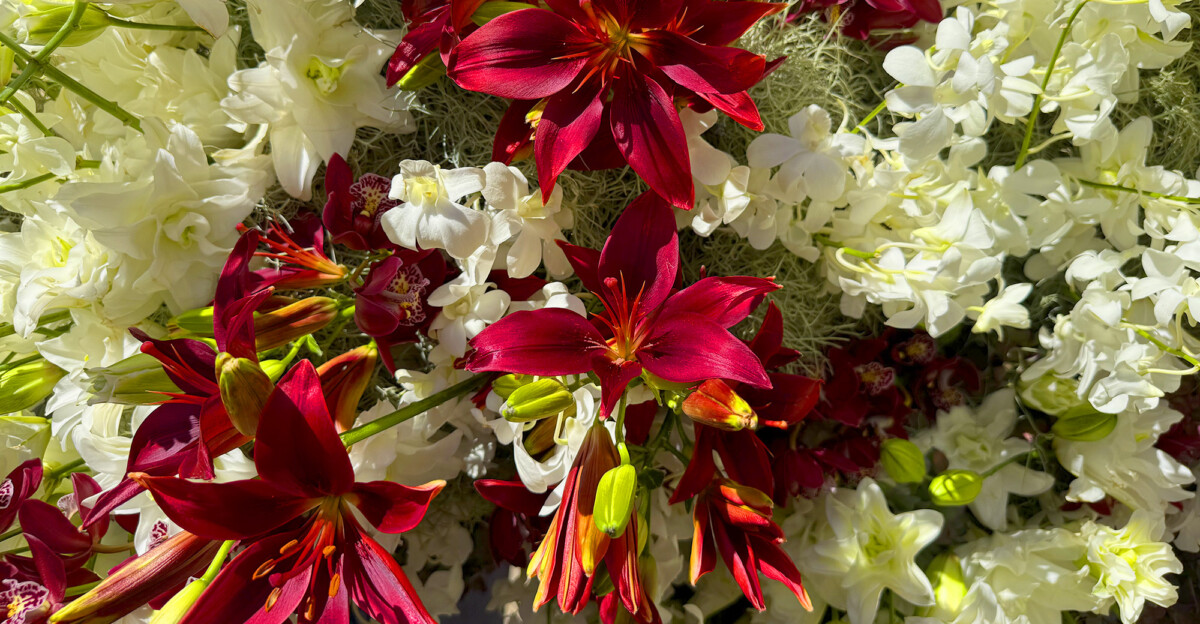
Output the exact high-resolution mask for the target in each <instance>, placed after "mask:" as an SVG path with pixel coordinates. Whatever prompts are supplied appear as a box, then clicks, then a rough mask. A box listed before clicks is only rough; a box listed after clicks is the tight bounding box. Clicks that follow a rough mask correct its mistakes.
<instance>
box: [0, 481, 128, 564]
mask: <svg viewBox="0 0 1200 624" xmlns="http://www.w3.org/2000/svg"><path fill="white" fill-rule="evenodd" d="M71 484H72V492H71V493H70V494H67V495H66V496H63V497H62V498H61V499H59V501H58V506H55V505H51V504H49V503H46V502H43V501H40V500H28V501H26V502H25V504H24V505H22V506H21V512H20V519H21V528H22V529H23V530H24V532H25V537H26V538H29V537H34V538H37V539H38V540H39V541H40V542H41V543H42V544H44V545H45V547H46V548H47V549H48V550H49V552H51V553H53V554H54V556H55V557H57V558H58V559H59V560H61V562H62V564H63V566H64V570H65V572H66V578H67V582H68V584H69V585H71V586H74V585H83V584H85V583H90V582H93V581H96V580H98V577H97V576H96V575H95V574H94V573H93V572H92V571H91V570H88V569H87V568H85V567H84V565H85V564H86V563H87V562H88V559H90V558H91V557H92V555H93V554H95V553H100V552H114V551H113V549H112V548H110V547H106V546H102V545H101V544H100V540H102V539H104V535H105V533H107V532H108V524H109V523H108V517H107V516H105V517H104V518H100V519H99V520H98V521H97V522H95V523H93V524H91V525H89V526H87V527H77V526H75V525H74V524H72V523H71V520H70V516H72V515H74V514H75V512H79V513H80V514H81V515H82V514H84V513H87V512H88V511H89V510H90V509H91V505H87V504H82V503H83V501H85V500H86V499H89V498H91V497H92V496H94V495H96V494H98V493H99V492H100V484H98V483H96V480H95V479H93V478H91V477H89V476H87V475H85V474H83V473H78V472H76V473H73V474H72V475H71ZM120 550H124V549H123V548H120V549H119V550H117V552H119V551H120ZM35 554H36V553H35ZM9 561H10V562H12V563H14V564H16V565H18V567H21V563H20V562H21V561H22V558H19V557H15V556H10V559H9ZM23 561H24V564H25V567H26V568H28V569H34V568H36V567H37V566H38V565H40V563H39V562H38V561H36V559H27V560H23Z"/></svg>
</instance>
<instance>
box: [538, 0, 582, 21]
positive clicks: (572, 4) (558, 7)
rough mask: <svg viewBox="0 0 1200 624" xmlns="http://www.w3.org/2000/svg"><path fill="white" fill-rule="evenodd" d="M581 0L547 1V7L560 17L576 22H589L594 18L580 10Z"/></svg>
mask: <svg viewBox="0 0 1200 624" xmlns="http://www.w3.org/2000/svg"><path fill="white" fill-rule="evenodd" d="M579 4H580V0H546V6H548V7H550V10H551V11H554V12H555V13H558V14H559V15H563V16H566V18H567V19H569V20H572V21H575V22H587V21H590V20H591V19H592V18H591V16H589V15H588V14H587V13H585V12H584V11H583V9H581V8H579Z"/></svg>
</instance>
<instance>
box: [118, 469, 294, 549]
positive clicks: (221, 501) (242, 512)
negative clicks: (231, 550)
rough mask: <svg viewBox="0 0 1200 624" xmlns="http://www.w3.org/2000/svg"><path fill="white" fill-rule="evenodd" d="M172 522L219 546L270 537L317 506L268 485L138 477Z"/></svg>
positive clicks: (134, 477) (256, 480)
mask: <svg viewBox="0 0 1200 624" xmlns="http://www.w3.org/2000/svg"><path fill="white" fill-rule="evenodd" d="M132 476H133V479H134V480H135V481H137V482H138V483H141V484H142V486H143V487H145V488H146V489H148V490H150V493H151V494H152V495H153V496H154V501H155V502H156V503H158V505H159V507H162V510H163V512H165V513H166V514H167V517H168V518H170V519H171V520H173V521H175V523H176V524H178V525H179V526H181V527H183V528H184V530H186V531H188V532H189V533H194V534H196V535H199V536H200V537H205V538H208V539H214V540H231V539H246V538H250V537H255V536H258V535H261V534H263V533H266V532H267V531H270V530H271V529H274V528H276V527H278V526H281V525H282V524H284V523H285V522H287V521H289V520H291V519H292V518H295V517H296V516H299V515H300V514H302V513H304V512H305V511H308V510H309V509H311V508H312V507H314V506H315V505H316V503H317V502H318V501H317V500H315V499H311V498H304V497H300V496H296V495H294V494H292V493H290V492H285V491H282V490H280V489H279V488H277V487H275V486H274V485H272V484H271V483H269V482H267V481H262V480H258V479H247V480H244V481H230V482H228V483H198V482H194V481H188V480H186V479H178V478H175V477H151V476H147V475H143V474H139V473H134V474H133V475H132Z"/></svg>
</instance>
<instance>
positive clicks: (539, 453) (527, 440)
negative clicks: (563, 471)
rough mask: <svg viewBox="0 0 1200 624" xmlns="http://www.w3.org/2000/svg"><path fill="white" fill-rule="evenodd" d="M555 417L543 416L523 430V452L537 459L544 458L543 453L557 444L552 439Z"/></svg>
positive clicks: (546, 452) (541, 459)
mask: <svg viewBox="0 0 1200 624" xmlns="http://www.w3.org/2000/svg"><path fill="white" fill-rule="evenodd" d="M556 420H557V419H551V418H544V419H542V420H539V421H537V423H536V424H535V425H534V426H533V428H532V429H529V430H527V431H526V432H525V436H524V438H523V439H524V446H525V452H527V453H529V456H530V457H532V458H534V459H536V460H537V461H543V460H544V459H546V458H545V457H544V455H546V454H548V453H549V452H550V451H551V450H553V449H554V446H555V445H556V444H558V443H557V442H556V441H555V440H554V428H555V425H556V424H557V423H556V422H555V421H556Z"/></svg>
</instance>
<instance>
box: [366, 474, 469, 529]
mask: <svg viewBox="0 0 1200 624" xmlns="http://www.w3.org/2000/svg"><path fill="white" fill-rule="evenodd" d="M444 487H446V482H445V481H441V480H438V481H430V482H429V483H426V484H425V485H421V486H417V487H409V486H407V485H400V484H399V483H393V482H391V481H372V482H370V483H356V484H354V489H352V490H350V493H351V495H352V496H355V497H357V500H354V505H355V506H356V507H358V510H359V511H361V512H362V514H363V517H365V518H366V519H367V522H370V523H371V524H372V525H373V526H374V527H375V528H377V529H379V530H380V531H383V532H384V533H403V532H405V531H411V530H412V529H413V528H414V527H416V526H417V525H418V524H420V522H421V518H424V517H425V512H426V511H428V510H429V503H430V502H431V501H433V497H434V496H437V494H438V492H441V491H442V488H444Z"/></svg>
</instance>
